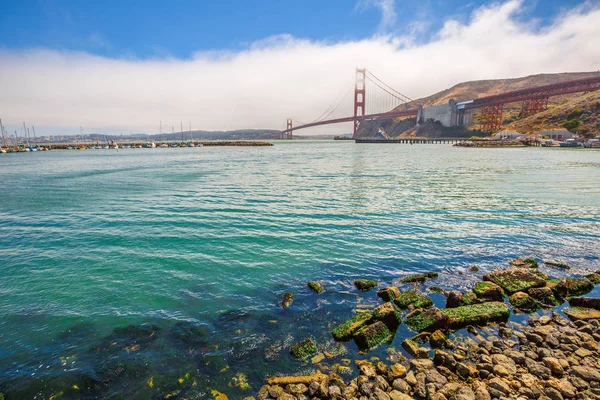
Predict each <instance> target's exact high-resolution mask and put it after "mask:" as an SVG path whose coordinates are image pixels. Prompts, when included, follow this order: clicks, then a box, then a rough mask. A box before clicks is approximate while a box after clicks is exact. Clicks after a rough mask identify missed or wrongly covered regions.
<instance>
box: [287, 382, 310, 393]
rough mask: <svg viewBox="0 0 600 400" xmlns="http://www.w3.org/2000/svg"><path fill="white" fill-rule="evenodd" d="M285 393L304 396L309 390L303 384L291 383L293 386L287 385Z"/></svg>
mask: <svg viewBox="0 0 600 400" xmlns="http://www.w3.org/2000/svg"><path fill="white" fill-rule="evenodd" d="M285 391H286V392H288V393H289V394H293V395H296V396H297V395H299V394H304V393H306V392H308V388H307V387H306V385H305V384H303V383H291V384H289V385H287V387H286V389H285Z"/></svg>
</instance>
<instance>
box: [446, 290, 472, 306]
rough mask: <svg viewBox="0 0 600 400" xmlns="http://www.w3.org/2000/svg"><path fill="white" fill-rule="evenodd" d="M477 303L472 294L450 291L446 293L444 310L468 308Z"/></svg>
mask: <svg viewBox="0 0 600 400" xmlns="http://www.w3.org/2000/svg"><path fill="white" fill-rule="evenodd" d="M479 302H480V301H479V299H478V298H477V296H475V293H473V292H467V293H462V292H459V291H458V290H451V291H449V292H448V293H446V308H454V307H460V306H468V305H471V304H476V303H479Z"/></svg>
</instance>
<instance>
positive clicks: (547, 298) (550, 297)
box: [528, 286, 562, 307]
mask: <svg viewBox="0 0 600 400" xmlns="http://www.w3.org/2000/svg"><path fill="white" fill-rule="evenodd" d="M528 293H529V295H530V296H531V297H533V298H534V299H535V300H537V301H538V303H540V304H541V305H542V306H544V307H554V306H559V305H561V304H562V301H560V300H558V299H557V298H556V297H555V296H554V292H553V291H552V289H550V288H549V287H548V286H544V287H541V288H533V289H529V291H528Z"/></svg>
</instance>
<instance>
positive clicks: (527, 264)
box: [509, 257, 538, 268]
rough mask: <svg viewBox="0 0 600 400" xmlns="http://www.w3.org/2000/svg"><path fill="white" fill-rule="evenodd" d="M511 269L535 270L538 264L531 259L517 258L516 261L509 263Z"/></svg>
mask: <svg viewBox="0 0 600 400" xmlns="http://www.w3.org/2000/svg"><path fill="white" fill-rule="evenodd" d="M509 264H510V265H511V266H512V267H516V268H537V267H538V263H537V261H535V260H534V259H533V258H525V257H519V258H517V259H516V260H512V261H510V262H509Z"/></svg>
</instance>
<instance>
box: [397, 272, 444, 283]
mask: <svg viewBox="0 0 600 400" xmlns="http://www.w3.org/2000/svg"><path fill="white" fill-rule="evenodd" d="M437 277H438V273H437V272H425V273H423V274H413V275H409V276H406V277H404V278H402V280H401V282H403V283H417V282H418V283H423V282H425V281H426V280H427V279H433V278H437Z"/></svg>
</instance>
